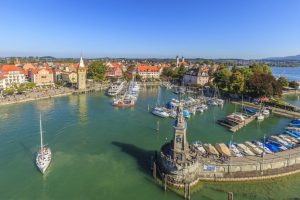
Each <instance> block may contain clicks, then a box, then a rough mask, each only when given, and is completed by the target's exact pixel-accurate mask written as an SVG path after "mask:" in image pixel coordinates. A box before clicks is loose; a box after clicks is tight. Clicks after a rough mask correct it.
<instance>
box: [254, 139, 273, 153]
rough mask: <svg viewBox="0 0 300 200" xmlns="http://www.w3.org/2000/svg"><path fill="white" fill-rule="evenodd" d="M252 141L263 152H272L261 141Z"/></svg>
mask: <svg viewBox="0 0 300 200" xmlns="http://www.w3.org/2000/svg"><path fill="white" fill-rule="evenodd" d="M253 143H254V144H256V145H257V146H258V147H259V148H261V149H262V150H263V151H264V153H272V151H271V150H270V149H269V148H268V147H267V146H266V145H264V144H263V143H262V142H260V141H254V142H253Z"/></svg>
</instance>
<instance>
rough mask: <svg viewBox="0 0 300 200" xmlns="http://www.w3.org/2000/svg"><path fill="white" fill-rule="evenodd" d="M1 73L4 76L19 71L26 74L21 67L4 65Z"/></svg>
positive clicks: (0, 68)
mask: <svg viewBox="0 0 300 200" xmlns="http://www.w3.org/2000/svg"><path fill="white" fill-rule="evenodd" d="M0 71H1V72H2V74H7V73H8V72H10V71H19V72H20V73H23V74H24V71H23V70H22V69H21V68H20V67H17V66H15V65H3V66H1V67H0Z"/></svg>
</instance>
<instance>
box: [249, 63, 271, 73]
mask: <svg viewBox="0 0 300 200" xmlns="http://www.w3.org/2000/svg"><path fill="white" fill-rule="evenodd" d="M249 68H250V69H251V70H252V72H253V73H257V74H260V73H263V74H272V71H271V68H270V66H269V65H267V64H264V63H254V64H252V65H250V66H249Z"/></svg>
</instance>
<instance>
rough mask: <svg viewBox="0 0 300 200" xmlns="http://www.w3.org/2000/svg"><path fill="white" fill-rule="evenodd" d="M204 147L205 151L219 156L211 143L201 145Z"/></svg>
mask: <svg viewBox="0 0 300 200" xmlns="http://www.w3.org/2000/svg"><path fill="white" fill-rule="evenodd" d="M203 147H204V149H205V150H206V151H207V153H209V154H211V155H214V156H219V155H220V154H219V152H218V151H217V150H216V148H215V147H214V146H213V145H211V144H204V145H203Z"/></svg>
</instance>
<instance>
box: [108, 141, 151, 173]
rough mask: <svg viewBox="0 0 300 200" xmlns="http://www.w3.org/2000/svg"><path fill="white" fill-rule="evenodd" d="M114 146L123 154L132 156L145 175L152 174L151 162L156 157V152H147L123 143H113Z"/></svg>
mask: <svg viewBox="0 0 300 200" xmlns="http://www.w3.org/2000/svg"><path fill="white" fill-rule="evenodd" d="M112 144H113V145H115V146H117V147H119V148H120V149H121V150H122V152H125V153H127V154H128V155H130V156H132V157H133V158H134V159H135V160H136V162H137V164H138V166H139V169H140V170H141V171H142V172H143V173H146V174H149V175H150V174H151V161H152V159H153V157H154V154H155V151H147V150H144V149H141V148H139V147H137V146H135V145H133V144H126V143H121V142H112Z"/></svg>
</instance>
